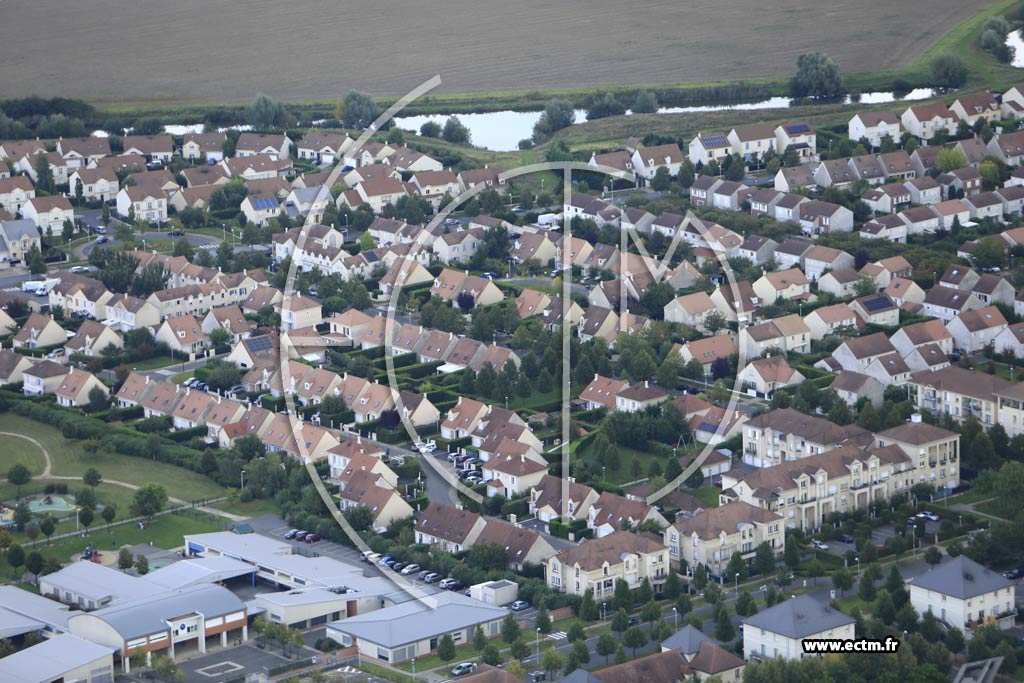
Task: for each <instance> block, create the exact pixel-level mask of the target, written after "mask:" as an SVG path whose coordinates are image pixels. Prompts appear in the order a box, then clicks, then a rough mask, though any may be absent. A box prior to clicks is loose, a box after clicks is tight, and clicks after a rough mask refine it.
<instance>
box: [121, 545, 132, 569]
mask: <svg viewBox="0 0 1024 683" xmlns="http://www.w3.org/2000/svg"><path fill="white" fill-rule="evenodd" d="M134 564H135V558H134V557H132V551H131V550H130V549H129V548H128V547H127V546H125V547H123V548H121V549H120V550H119V551H118V552H117V566H118V567H119V568H120V569H131V568H132V565H134Z"/></svg>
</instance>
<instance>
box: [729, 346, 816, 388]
mask: <svg viewBox="0 0 1024 683" xmlns="http://www.w3.org/2000/svg"><path fill="white" fill-rule="evenodd" d="M737 379H738V380H739V381H740V382H741V384H742V386H743V388H744V390H745V391H747V393H751V394H752V395H756V396H762V397H765V398H769V397H771V395H772V394H773V393H775V390H776V389H781V388H782V387H788V386H793V385H795V384H799V383H800V382H803V381H804V380H805V379H806V378H805V377H804V376H803V375H802V374H801V373H800V372H799V371H798V370H795V369H794V368H793V367H792V366H791V365H790V364H789V363H788V362H786V358H785V356H781V355H779V356H769V357H767V358H758V359H756V360H754V361H751V362H750V363H748V364H747V366H746V367H744V368H743V369H742V370H740V373H739V376H738V377H737Z"/></svg>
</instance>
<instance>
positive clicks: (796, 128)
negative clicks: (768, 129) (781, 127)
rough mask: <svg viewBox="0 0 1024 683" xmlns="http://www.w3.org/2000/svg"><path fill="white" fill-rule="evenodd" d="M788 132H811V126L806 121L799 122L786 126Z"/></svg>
mask: <svg viewBox="0 0 1024 683" xmlns="http://www.w3.org/2000/svg"><path fill="white" fill-rule="evenodd" d="M786 132H787V133H789V134H791V135H793V134H797V135H799V134H800V133H810V132H811V127H810V126H808V125H807V124H806V123H797V124H794V125H792V126H786Z"/></svg>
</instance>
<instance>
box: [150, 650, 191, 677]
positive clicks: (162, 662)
mask: <svg viewBox="0 0 1024 683" xmlns="http://www.w3.org/2000/svg"><path fill="white" fill-rule="evenodd" d="M153 673H154V674H156V675H157V676H159V677H160V678H162V679H164V680H165V681H170V680H171V679H174V680H177V681H182V680H185V672H184V671H181V670H180V669H178V665H177V664H175V663H174V660H173V659H171V658H170V657H168V656H167V655H157V656H156V657H153Z"/></svg>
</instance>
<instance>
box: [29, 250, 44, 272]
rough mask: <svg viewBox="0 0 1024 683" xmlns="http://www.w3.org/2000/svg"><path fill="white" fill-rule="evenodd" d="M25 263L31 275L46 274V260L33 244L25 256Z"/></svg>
mask: <svg viewBox="0 0 1024 683" xmlns="http://www.w3.org/2000/svg"><path fill="white" fill-rule="evenodd" d="M25 262H26V263H27V264H28V271H29V272H30V273H32V274H33V275H42V274H44V273H45V272H46V259H44V258H43V254H42V253H41V252H40V251H39V249H38V247H36V245H34V244H33V245H32V246H31V247H30V248H29V250H28V253H27V254H25Z"/></svg>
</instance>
